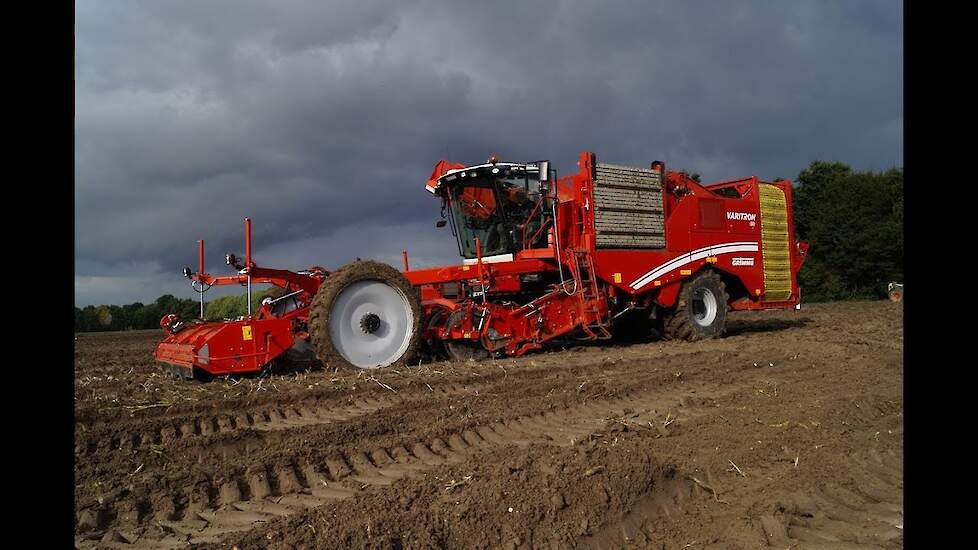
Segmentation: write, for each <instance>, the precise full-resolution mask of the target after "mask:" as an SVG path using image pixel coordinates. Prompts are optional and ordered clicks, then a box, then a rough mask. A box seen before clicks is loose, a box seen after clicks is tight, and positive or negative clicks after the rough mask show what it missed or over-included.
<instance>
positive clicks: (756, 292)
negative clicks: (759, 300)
mask: <svg viewBox="0 0 978 550" xmlns="http://www.w3.org/2000/svg"><path fill="white" fill-rule="evenodd" d="M754 294H757V295H758V296H760V295H761V289H759V288H755V289H754Z"/></svg>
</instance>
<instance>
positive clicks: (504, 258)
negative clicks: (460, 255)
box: [462, 254, 513, 265]
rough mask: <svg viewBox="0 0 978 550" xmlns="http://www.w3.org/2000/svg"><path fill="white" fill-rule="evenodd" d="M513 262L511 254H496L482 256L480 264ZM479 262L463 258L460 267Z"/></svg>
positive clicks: (474, 259) (476, 259) (475, 259)
mask: <svg viewBox="0 0 978 550" xmlns="http://www.w3.org/2000/svg"><path fill="white" fill-rule="evenodd" d="M511 261H513V255H512V254H497V255H495V256H483V257H482V263H484V264H498V263H499V262H511ZM478 262H479V259H478V258H464V259H463V260H462V265H475V264H476V263H478Z"/></svg>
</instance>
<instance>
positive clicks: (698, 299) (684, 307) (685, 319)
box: [663, 271, 729, 340]
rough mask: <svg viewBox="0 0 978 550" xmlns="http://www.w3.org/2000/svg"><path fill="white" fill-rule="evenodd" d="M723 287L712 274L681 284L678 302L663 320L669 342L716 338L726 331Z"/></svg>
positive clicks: (717, 277)
mask: <svg viewBox="0 0 978 550" xmlns="http://www.w3.org/2000/svg"><path fill="white" fill-rule="evenodd" d="M728 299H729V296H728V295H727V288H726V285H725V284H724V283H723V279H721V278H720V276H719V275H717V274H716V273H714V272H712V271H701V272H700V273H698V274H697V275H696V276H695V277H693V278H692V279H689V280H687V281H686V282H685V283H683V287H682V289H681V290H680V291H679V299H678V301H677V302H676V306H675V307H674V308H673V309H672V311H670V312H668V313H667V314H666V315H665V316H664V319H663V332H664V333H665V336H666V338H669V339H673V340H703V339H707V338H719V337H720V336H723V333H724V332H726V330H727V300H728Z"/></svg>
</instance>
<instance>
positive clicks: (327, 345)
mask: <svg viewBox="0 0 978 550" xmlns="http://www.w3.org/2000/svg"><path fill="white" fill-rule="evenodd" d="M368 280H376V281H382V282H384V283H386V284H389V285H390V286H392V287H394V288H396V289H398V290H400V291H401V292H403V293H404V295H405V296H407V297H408V302H409V303H410V305H411V310H412V312H413V314H414V323H413V326H412V327H411V330H412V337H411V341H410V343H409V344H408V347H407V350H405V352H404V354H403V355H402V356H401V358H400V359H398V360H397V361H395V362H394V363H392V364H391V365H388V366H393V365H396V364H408V363H410V362H411V361H412V360H413V359H414V358H415V356H416V355H417V353H418V351H419V347H420V345H421V340H422V326H423V324H422V323H423V321H424V311H423V310H422V308H421V299H420V296H419V293H418V289H417V288H415V287H414V286H412V285H411V283H410V282H409V281H408V280H407V278H406V277H404V275H403V274H402V273H401V272H400V271H398V270H397V269H395V268H394V267H392V266H390V265H387V264H385V263H381V262H376V261H373V260H357V261H355V262H352V263H349V264H347V265H345V266H343V267H341V268H339V269H337V270H336V271H334V272H332V273H331V274H330V275H329V277H327V278H326V280H325V281H323V283H322V284H321V285H320V286H319V290H318V291H317V292H316V295H315V296H314V297H313V300H312V304H311V306H310V308H309V309H310V311H309V336H310V343H311V344H312V347H313V349H314V350H315V351H316V357H317V358H318V359H319V361H320V362H321V363H322V364H323V366H325V367H327V368H328V367H335V366H342V367H345V368H351V369H357V370H359V368H358V367H356V366H355V365H353V364H352V363H350V362H349V361H347V360H346V358H345V357H343V355H342V354H340V352H339V351H338V350H337V349H336V347H335V346H334V345H333V341H332V338H331V337H330V334H329V312H330V309H331V306H332V304H333V301H334V300H335V299H336V297H337V296H338V295H339V293H340V291H342V290H343V289H344V288H346V287H347V286H349V285H350V284H353V283H355V282H357V281H368Z"/></svg>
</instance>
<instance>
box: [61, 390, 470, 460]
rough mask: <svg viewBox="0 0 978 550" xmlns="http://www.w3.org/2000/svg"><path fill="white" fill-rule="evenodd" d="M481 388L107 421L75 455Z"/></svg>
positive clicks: (316, 420) (284, 424) (341, 415)
mask: <svg viewBox="0 0 978 550" xmlns="http://www.w3.org/2000/svg"><path fill="white" fill-rule="evenodd" d="M486 387H488V384H479V385H462V384H450V385H447V386H434V387H432V388H431V390H430V391H429V392H416V393H413V394H406V395H403V396H399V395H392V396H391V397H380V398H378V397H376V396H365V397H359V398H356V399H354V400H353V402H352V403H349V404H346V403H344V404H339V405H337V404H328V405H327V404H320V403H319V402H313V403H310V402H299V403H293V404H288V403H283V404H275V405H266V406H264V407H258V408H255V409H252V410H250V411H242V412H225V413H223V414H218V415H205V416H201V415H199V414H195V415H186V416H183V417H178V418H172V419H166V420H162V421H161V422H160V423H162V424H163V426H162V427H160V428H154V429H151V430H146V429H141V430H130V431H123V432H121V433H119V432H113V431H112V427H111V426H106V427H100V428H96V429H89V430H88V431H86V432H85V436H84V439H83V440H82V441H80V442H78V443H77V444H76V446H75V454H76V455H78V456H83V457H88V456H91V455H94V454H96V453H99V452H116V451H131V450H134V449H140V448H146V447H150V446H153V445H163V444H165V443H169V442H172V441H177V440H182V439H187V438H194V437H208V436H213V435H218V434H226V433H231V432H235V431H240V430H247V429H251V430H256V431H259V432H274V431H281V430H291V429H295V428H301V427H305V426H316V425H325V424H333V423H338V422H346V421H349V420H352V419H355V418H358V417H360V416H364V415H367V414H371V413H374V412H377V411H380V410H383V409H385V408H388V407H394V406H398V405H403V404H408V403H412V402H417V401H422V400H425V399H438V398H443V397H452V396H456V395H464V394H466V393H470V392H472V393H475V394H478V393H479V392H480V391H483V390H484V389H485V388H486ZM106 432H109V433H108V434H107V433H106Z"/></svg>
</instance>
